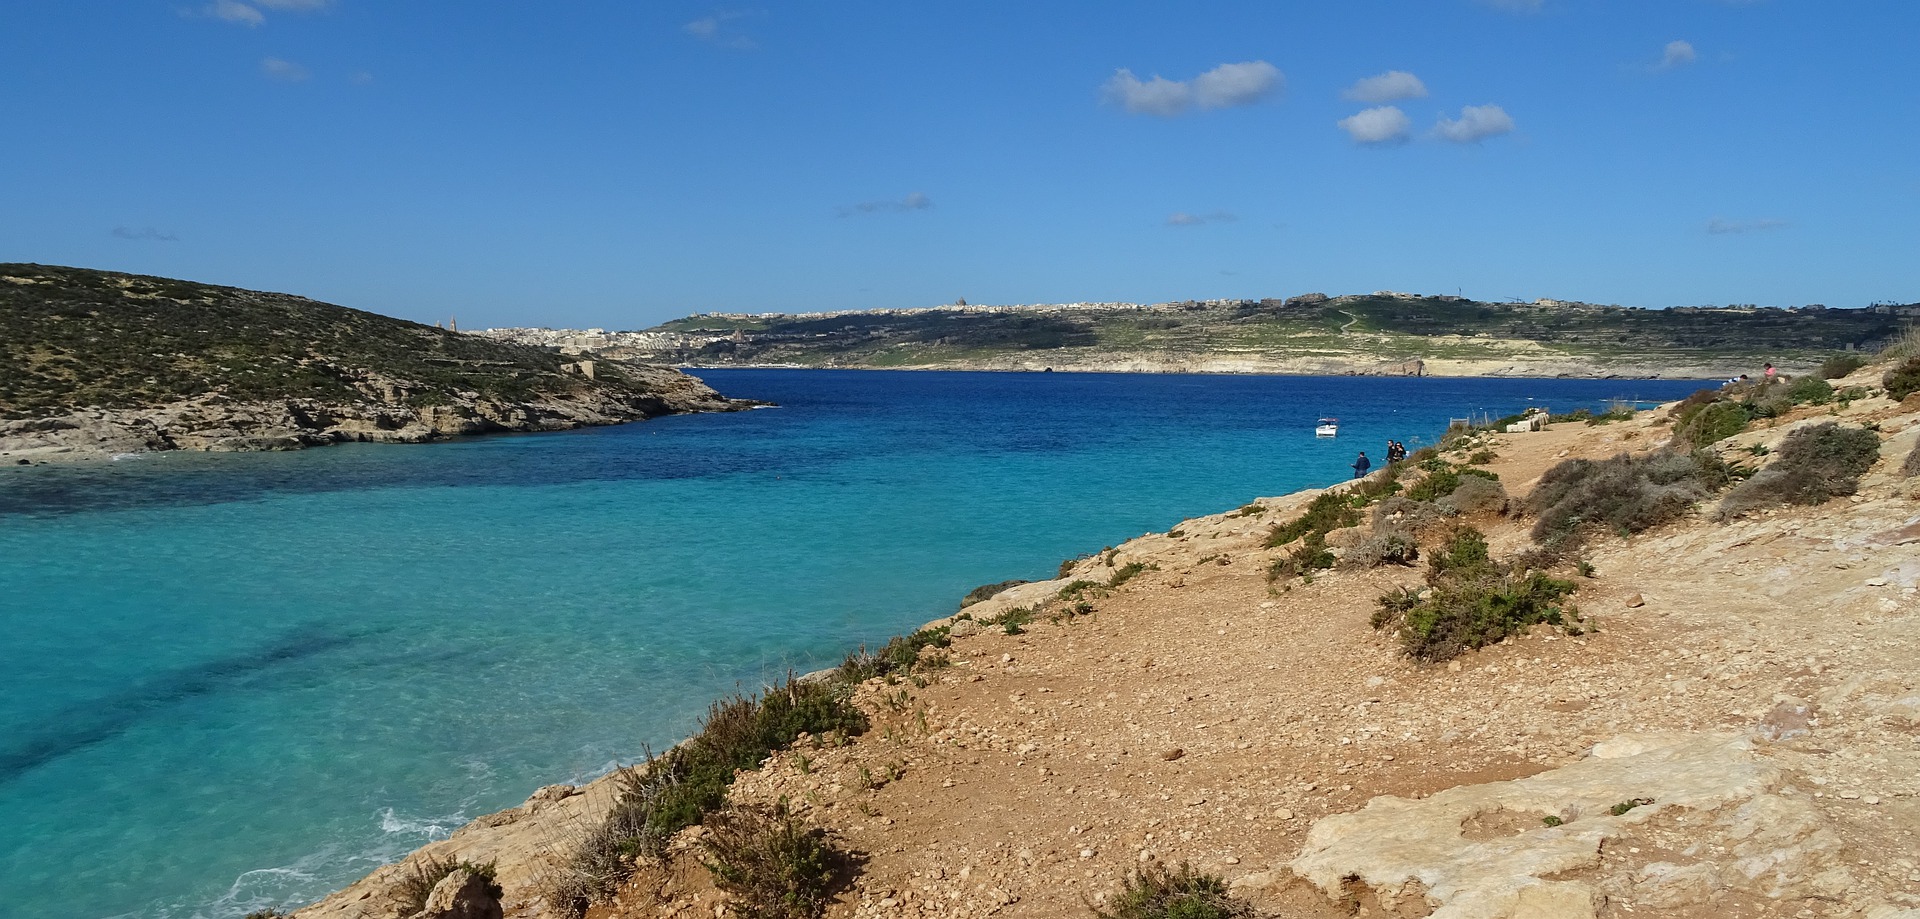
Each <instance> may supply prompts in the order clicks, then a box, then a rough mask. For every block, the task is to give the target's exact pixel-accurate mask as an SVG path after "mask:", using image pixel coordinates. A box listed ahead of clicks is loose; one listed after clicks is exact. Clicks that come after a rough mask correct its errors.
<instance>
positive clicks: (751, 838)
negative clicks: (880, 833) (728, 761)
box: [700, 807, 848, 919]
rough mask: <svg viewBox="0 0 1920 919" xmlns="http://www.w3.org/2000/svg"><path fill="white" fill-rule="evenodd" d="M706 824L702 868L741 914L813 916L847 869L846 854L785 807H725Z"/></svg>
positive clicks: (755, 917)
mask: <svg viewBox="0 0 1920 919" xmlns="http://www.w3.org/2000/svg"><path fill="white" fill-rule="evenodd" d="M706 829H707V834H706V835H705V836H703V837H702V838H701V840H700V844H701V847H702V848H703V849H704V850H705V852H706V856H707V857H706V860H705V864H706V866H707V870H708V871H710V872H712V873H713V880H714V883H715V884H716V885H717V886H718V887H719V888H720V889H721V890H723V891H726V893H727V895H728V896H729V897H730V898H731V902H730V904H729V905H730V906H731V908H732V911H733V912H735V913H737V914H739V915H740V916H742V917H744V919H817V917H819V916H820V915H822V914H823V913H825V912H826V909H827V902H828V900H829V898H830V896H831V895H832V892H833V889H834V887H835V885H836V884H837V883H838V882H839V881H840V879H841V878H843V877H844V876H845V874H846V870H845V869H846V866H847V863H848V859H847V857H846V855H845V854H843V853H842V852H840V851H839V850H838V849H837V848H835V846H834V845H833V841H832V839H831V837H829V836H828V835H827V833H826V831H825V830H821V829H819V828H809V827H807V826H805V825H804V824H802V823H801V822H800V821H799V820H798V819H796V818H795V817H794V816H793V815H792V814H791V813H788V812H787V810H786V808H784V807H782V808H778V809H774V810H768V809H766V808H759V807H729V808H726V809H725V810H721V811H719V812H717V813H714V814H712V815H710V816H709V817H708V819H707V822H706Z"/></svg>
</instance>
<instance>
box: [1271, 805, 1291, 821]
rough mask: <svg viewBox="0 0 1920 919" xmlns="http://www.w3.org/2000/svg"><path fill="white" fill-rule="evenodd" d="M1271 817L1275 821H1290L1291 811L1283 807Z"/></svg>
mask: <svg viewBox="0 0 1920 919" xmlns="http://www.w3.org/2000/svg"><path fill="white" fill-rule="evenodd" d="M1273 817H1274V819H1276V820H1292V819H1293V811H1291V810H1288V809H1287V808H1284V807H1283V808H1280V809H1279V810H1276V811H1274V812H1273Z"/></svg>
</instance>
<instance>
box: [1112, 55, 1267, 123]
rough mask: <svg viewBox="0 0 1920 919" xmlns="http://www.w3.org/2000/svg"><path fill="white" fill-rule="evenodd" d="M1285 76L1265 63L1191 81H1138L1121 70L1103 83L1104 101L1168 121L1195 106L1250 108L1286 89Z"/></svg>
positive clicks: (1231, 66) (1218, 70)
mask: <svg viewBox="0 0 1920 919" xmlns="http://www.w3.org/2000/svg"><path fill="white" fill-rule="evenodd" d="M1286 82H1287V78H1286V74H1283V73H1281V72H1280V68H1278V67H1275V66H1273V65H1272V64H1269V63H1267V62H1266V61H1246V62H1243V63H1239V64H1221V65H1220V66H1218V67H1215V68H1213V69H1212V70H1209V71H1207V72H1206V73H1203V74H1201V75H1199V76H1197V77H1195V78H1193V80H1191V81H1185V82H1183V81H1180V80H1169V79H1167V78H1166V77H1163V76H1160V75H1158V74H1155V75H1154V77H1153V79H1151V80H1141V79H1140V78H1139V77H1136V76H1134V75H1133V71H1131V70H1127V69H1125V68H1121V69H1120V70H1116V71H1114V74H1113V76H1112V77H1111V78H1109V79H1108V80H1107V82H1106V85H1105V86H1104V87H1103V90H1104V92H1105V94H1106V97H1107V98H1108V99H1109V100H1111V101H1113V102H1115V103H1118V104H1119V105H1120V107H1122V108H1124V109H1126V110H1127V111H1129V112H1132V113H1134V114H1136V115H1158V116H1160V117H1162V118H1171V117H1173V116H1175V115H1181V114H1185V113H1186V112H1187V110H1188V109H1191V108H1193V107H1195V106H1196V105H1197V106H1199V107H1200V108H1203V109H1208V108H1231V107H1233V106H1239V105H1252V104H1253V103H1255V102H1258V101H1260V100H1261V99H1264V98H1266V97H1267V96H1270V95H1272V94H1273V93H1275V92H1278V91H1280V90H1281V89H1284V88H1285V86H1286Z"/></svg>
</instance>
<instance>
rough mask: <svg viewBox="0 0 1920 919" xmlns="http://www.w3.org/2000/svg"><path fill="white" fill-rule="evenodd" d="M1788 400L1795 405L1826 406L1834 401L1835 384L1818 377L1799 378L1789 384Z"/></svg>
mask: <svg viewBox="0 0 1920 919" xmlns="http://www.w3.org/2000/svg"><path fill="white" fill-rule="evenodd" d="M1787 398H1788V399H1790V400H1792V402H1793V404H1795V405H1809V404H1810V405H1825V404H1827V403H1828V402H1831V401H1833V384H1832V383H1829V382H1827V381H1826V380H1823V379H1821V378H1819V377H1817V376H1808V377H1799V378H1797V379H1795V380H1794V381H1793V382H1791V383H1788V384H1787Z"/></svg>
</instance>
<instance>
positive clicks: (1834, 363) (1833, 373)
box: [1816, 354, 1867, 380]
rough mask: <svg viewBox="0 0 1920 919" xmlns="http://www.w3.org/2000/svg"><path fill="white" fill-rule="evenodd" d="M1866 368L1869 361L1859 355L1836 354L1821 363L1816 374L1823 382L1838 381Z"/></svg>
mask: <svg viewBox="0 0 1920 919" xmlns="http://www.w3.org/2000/svg"><path fill="white" fill-rule="evenodd" d="M1865 366H1867V359H1866V358H1864V357H1861V356H1860V355H1858V354H1836V355H1834V356H1833V357H1830V358H1827V359H1826V360H1824V361H1821V362H1820V369H1819V370H1818V371H1817V372H1816V373H1817V375H1818V376H1819V377H1820V378H1821V379H1823V380H1837V379H1840V378H1841V377H1843V376H1846V375H1847V374H1849V373H1852V372H1854V371H1855V370H1859V369H1860V368H1862V367H1865Z"/></svg>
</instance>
